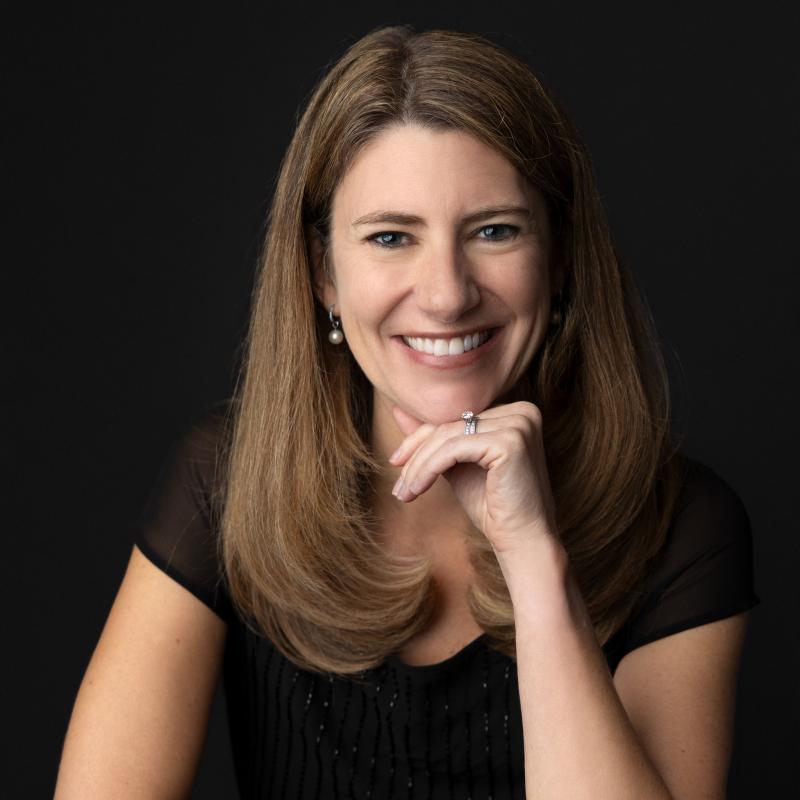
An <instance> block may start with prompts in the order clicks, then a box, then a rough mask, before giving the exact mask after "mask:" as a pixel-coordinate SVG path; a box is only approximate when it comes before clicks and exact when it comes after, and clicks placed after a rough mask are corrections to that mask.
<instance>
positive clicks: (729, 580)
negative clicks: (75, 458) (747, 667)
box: [134, 404, 760, 800]
mask: <svg viewBox="0 0 800 800" xmlns="http://www.w3.org/2000/svg"><path fill="white" fill-rule="evenodd" d="M223 410H224V406H223V405H220V404H218V405H215V406H212V407H211V408H210V409H209V410H208V411H207V413H206V414H204V415H203V416H202V417H201V418H200V419H198V420H197V421H196V423H195V424H194V425H192V426H190V428H189V429H188V430H187V431H186V432H184V433H183V434H182V435H180V436H179V437H177V438H176V440H175V442H174V444H173V447H172V448H171V450H170V452H169V454H168V456H167V458H166V459H165V461H164V465H163V467H162V470H161V472H160V474H159V476H158V480H157V481H156V483H155V486H154V488H153V490H152V492H151V495H150V499H149V502H148V503H147V505H146V507H145V509H144V511H143V513H142V515H141V517H140V519H139V520H138V522H137V525H136V529H135V536H134V541H135V544H136V545H137V546H138V547H139V549H140V550H141V551H142V552H143V553H144V554H145V555H146V556H147V557H148V559H149V560H150V561H152V562H153V563H154V564H155V565H156V566H157V567H159V568H160V569H161V570H163V571H164V572H165V573H167V574H168V575H170V576H171V577H172V578H173V579H174V580H176V581H177V582H179V583H180V584H181V585H182V586H184V587H185V588H186V589H187V590H188V591H190V592H191V593H192V594H193V595H195V597H197V598H198V599H199V600H200V601H201V602H203V603H205V604H206V605H207V606H209V607H210V608H211V609H212V610H213V611H214V612H215V613H217V614H218V615H219V616H220V617H221V618H222V619H223V620H225V621H226V623H227V624H228V637H227V643H226V650H225V658H224V667H223V681H224V688H225V695H226V700H227V709H228V723H229V730H230V738H231V745H232V750H233V756H234V762H235V767H236V775H237V781H238V786H239V791H240V796H241V797H242V798H247V799H248V800H249V798H274V799H275V800H278V799H280V798H291V799H292V800H299V799H300V798H324V799H326V800H327V798H333V800H338V798H342V800H361V798H381V799H382V800H383V799H385V798H408V800H416V799H417V798H433V799H434V800H440V798H453V799H454V800H455V799H456V798H458V799H459V800H461V799H462V798H471V799H472V800H486V798H493V799H494V800H507V799H508V798H520V799H521V798H524V795H525V792H524V784H525V778H524V758H523V733H522V716H521V711H520V704H519V691H518V686H517V671H516V665H515V663H514V662H513V661H512V660H511V659H510V658H508V657H506V656H504V655H503V654H501V653H499V652H498V651H496V650H494V649H493V648H492V647H490V646H489V642H488V637H487V636H486V635H485V634H484V635H482V636H479V637H478V638H477V639H475V640H473V641H472V642H471V643H470V644H468V645H467V646H466V647H465V648H464V649H462V650H461V651H459V652H458V653H456V654H455V655H453V656H451V657H450V658H448V659H447V660H445V661H442V662H440V663H438V664H432V665H428V666H410V665H407V664H405V663H403V662H402V661H400V660H399V659H398V658H396V657H395V656H391V657H389V658H388V659H387V660H386V661H385V662H384V663H383V664H382V665H381V666H380V667H378V668H376V669H373V670H369V671H367V672H365V673H364V674H363V676H362V677H361V679H360V680H359V679H350V678H343V677H342V676H334V675H319V674H314V673H311V672H308V671H305V670H301V669H297V668H296V667H295V665H294V664H292V663H291V662H290V661H288V660H287V659H286V658H284V657H283V656H282V654H281V653H280V652H279V651H278V650H277V649H276V648H275V647H273V646H272V644H271V643H270V642H269V641H268V640H267V639H265V638H264V637H259V636H256V635H254V634H253V633H252V631H251V630H250V629H249V628H248V627H247V626H246V625H245V624H244V623H243V622H242V621H241V620H240V619H239V618H238V617H237V615H236V614H235V613H234V612H233V610H232V607H231V604H230V601H229V599H228V596H227V593H226V591H225V586H224V581H222V580H221V579H220V571H219V565H218V563H217V561H216V557H215V554H214V552H215V551H214V547H213V544H214V536H215V533H216V530H217V526H216V518H215V516H214V514H213V512H212V510H211V506H210V503H209V491H210V487H211V484H212V481H213V475H214V473H213V467H214V456H215V451H216V445H217V443H218V439H219V435H220V432H221V421H222V417H221V413H222V411H223ZM682 458H685V459H686V463H687V466H688V472H687V480H686V484H685V487H684V492H683V495H682V498H681V503H680V506H679V510H678V513H677V514H676V517H675V520H674V521H673V524H672V527H671V530H670V535H669V537H668V540H667V543H666V546H665V548H664V551H663V553H662V554H661V556H660V557H659V559H658V562H657V563H656V565H655V566H654V568H653V570H652V574H651V575H650V576H649V577H648V582H647V585H646V599H645V601H644V603H643V605H642V606H641V609H640V611H639V612H638V613H637V614H636V616H635V617H634V618H632V619H630V620H629V621H628V622H627V624H626V625H625V626H624V627H623V628H622V629H621V630H620V631H619V632H618V633H617V634H616V635H615V636H614V637H613V638H612V639H611V640H610V641H609V642H608V643H607V644H606V645H605V646H604V648H603V651H604V653H605V655H606V659H607V661H608V664H609V669H610V670H611V672H612V674H613V672H614V671H615V670H616V667H617V665H618V664H619V662H620V660H621V658H622V657H623V656H624V655H625V654H626V653H628V652H630V651H631V650H633V649H635V648H637V647H640V646H642V645H643V644H646V643H647V642H650V641H653V640H655V639H659V638H662V637H664V636H668V635H670V634H672V633H676V632H678V631H680V630H684V629H686V628H691V627H694V626H697V625H702V624H704V623H707V622H712V621H714V620H717V619H723V618H725V617H728V616H731V615H733V614H736V613H738V612H740V611H744V610H747V609H749V608H752V607H754V606H756V605H757V604H758V603H759V602H760V599H759V597H758V596H757V595H756V593H755V590H754V585H753V584H754V581H753V558H752V533H751V527H750V520H749V517H748V515H747V512H746V510H745V507H744V505H743V504H742V502H741V500H740V499H739V496H738V495H737V494H736V492H735V491H734V490H733V489H732V488H731V487H730V486H729V485H728V484H727V483H726V482H725V481H724V480H723V479H722V478H720V477H719V476H718V475H717V474H716V473H715V472H714V471H713V470H711V469H710V468H709V467H707V466H705V465H703V464H701V463H700V462H698V461H695V460H693V459H689V458H688V457H686V456H682Z"/></svg>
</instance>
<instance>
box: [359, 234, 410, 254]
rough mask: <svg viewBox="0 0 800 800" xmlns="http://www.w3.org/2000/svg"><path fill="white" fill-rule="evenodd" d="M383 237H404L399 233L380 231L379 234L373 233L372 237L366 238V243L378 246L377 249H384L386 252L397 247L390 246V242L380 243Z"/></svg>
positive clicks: (395, 245) (396, 245) (394, 245)
mask: <svg viewBox="0 0 800 800" xmlns="http://www.w3.org/2000/svg"><path fill="white" fill-rule="evenodd" d="M384 236H405V234H404V233H399V232H398V231H381V232H380V233H375V234H373V235H372V236H369V237H367V241H368V242H372V243H373V244H376V245H378V247H383V248H386V249H387V250H390V249H392V248H395V247H399V245H398V244H392V243H391V242H387V241H382V238H383V237H384Z"/></svg>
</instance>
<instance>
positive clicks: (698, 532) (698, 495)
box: [650, 454, 752, 589]
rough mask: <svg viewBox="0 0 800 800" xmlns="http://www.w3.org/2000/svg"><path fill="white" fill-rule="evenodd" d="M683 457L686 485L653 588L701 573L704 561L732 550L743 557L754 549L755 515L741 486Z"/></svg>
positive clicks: (653, 580)
mask: <svg viewBox="0 0 800 800" xmlns="http://www.w3.org/2000/svg"><path fill="white" fill-rule="evenodd" d="M679 458H680V460H681V462H682V465H683V474H684V480H683V487H682V490H681V494H680V497H679V500H678V504H677V508H676V512H675V515H674V517H673V520H672V523H671V525H670V528H669V532H668V534H667V539H666V542H665V544H664V548H663V550H662V552H661V554H660V556H659V558H658V559H657V564H656V570H655V573H654V575H653V576H652V578H651V581H650V584H651V589H657V588H663V586H664V585H666V584H669V583H672V582H673V581H674V580H675V579H676V578H678V576H679V575H680V574H681V573H683V572H685V571H686V570H688V569H690V568H693V570H694V572H695V573H696V574H701V573H702V563H703V562H704V561H706V562H708V563H711V562H713V561H715V560H717V559H719V558H724V557H725V554H726V553H728V554H730V555H734V554H736V555H737V556H738V557H739V559H741V558H742V557H748V556H749V555H750V552H751V550H752V528H751V521H750V516H749V514H748V512H747V509H746V507H745V505H744V502H743V501H742V499H741V497H740V495H739V493H738V492H737V491H736V489H734V488H733V486H732V485H731V484H730V483H729V482H728V481H727V480H725V479H724V478H723V477H722V476H721V475H719V473H718V472H717V471H716V470H714V469H713V468H712V467H711V466H709V465H708V464H706V463H703V462H702V461H700V460H698V459H696V458H692V457H690V456H687V455H685V454H679ZM658 584H661V586H660V587H659V585H658Z"/></svg>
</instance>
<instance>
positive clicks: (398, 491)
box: [392, 477, 406, 498]
mask: <svg viewBox="0 0 800 800" xmlns="http://www.w3.org/2000/svg"><path fill="white" fill-rule="evenodd" d="M405 488H406V485H405V483H403V479H402V477H400V478H398V479H397V483H396V484H395V485H394V489H392V494H393V495H394V496H395V497H398V498H399V497H400V495H401V493H402V491H403V489H405Z"/></svg>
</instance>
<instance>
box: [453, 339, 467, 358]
mask: <svg viewBox="0 0 800 800" xmlns="http://www.w3.org/2000/svg"><path fill="white" fill-rule="evenodd" d="M463 352H464V340H463V339H451V340H450V350H449V354H450V355H451V356H460V355H461V354H462V353H463Z"/></svg>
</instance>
